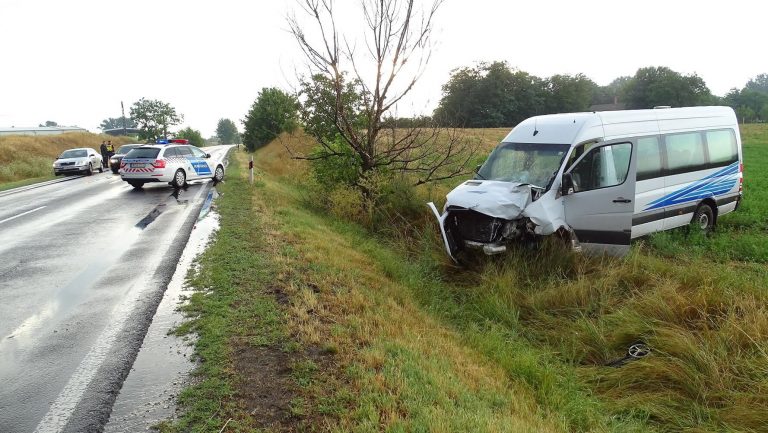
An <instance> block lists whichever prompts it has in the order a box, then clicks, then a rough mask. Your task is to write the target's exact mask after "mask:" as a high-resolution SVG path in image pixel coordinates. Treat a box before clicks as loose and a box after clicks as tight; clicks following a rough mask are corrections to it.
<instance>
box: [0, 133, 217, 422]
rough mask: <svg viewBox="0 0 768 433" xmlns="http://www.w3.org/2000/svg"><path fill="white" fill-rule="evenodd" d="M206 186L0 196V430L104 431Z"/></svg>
mask: <svg viewBox="0 0 768 433" xmlns="http://www.w3.org/2000/svg"><path fill="white" fill-rule="evenodd" d="M227 149H228V147H227V146H221V147H214V148H209V150H208V151H209V152H210V153H212V154H217V153H218V154H222V155H223V153H224V152H226V151H227ZM215 156H216V155H214V157H215ZM211 186H212V182H210V181H207V180H206V181H196V182H192V183H191V184H190V185H189V187H188V188H187V189H185V190H180V191H178V192H175V191H174V190H173V188H171V187H169V186H167V185H166V184H147V185H145V187H144V189H142V190H134V189H133V188H131V187H130V186H129V185H128V184H126V183H125V182H123V181H121V180H120V177H119V176H117V175H113V174H111V173H105V174H95V175H93V176H88V177H82V178H77V179H71V180H68V181H65V182H60V183H54V184H49V185H45V186H41V187H37V188H30V189H22V190H17V191H10V192H3V193H0V432H3V433H15V432H59V431H63V432H89V431H101V430H102V428H103V426H104V424H105V423H106V422H107V420H108V419H109V415H110V412H111V409H112V405H113V403H114V401H115V397H116V396H117V394H118V392H119V390H120V387H121V385H122V383H123V380H124V379H125V377H126V375H127V374H128V372H129V370H130V368H131V365H132V364H133V361H134V359H135V357H136V353H137V351H138V349H139V347H140V346H141V343H142V340H143V338H144V335H145V334H146V332H147V329H148V327H149V325H150V323H151V320H152V316H153V315H154V313H155V311H156V309H157V305H158V304H159V302H160V300H161V299H162V296H163V292H164V290H165V288H166V286H167V284H168V281H169V280H170V278H171V276H172V275H173V273H174V271H175V269H176V265H177V262H178V259H179V257H180V256H181V253H182V251H183V249H184V246H185V244H186V241H187V239H188V237H189V233H190V231H191V229H192V226H193V224H194V223H195V220H196V217H197V215H198V212H199V210H200V207H201V206H202V203H203V199H204V198H205V197H206V195H207V192H208V190H209V189H210V188H211Z"/></svg>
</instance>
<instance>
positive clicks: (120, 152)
mask: <svg viewBox="0 0 768 433" xmlns="http://www.w3.org/2000/svg"><path fill="white" fill-rule="evenodd" d="M137 147H139V146H137V145H135V144H126V145H124V146H120V149H117V153H116V155H125V154H126V153H128V151H129V150H131V149H135V148H137Z"/></svg>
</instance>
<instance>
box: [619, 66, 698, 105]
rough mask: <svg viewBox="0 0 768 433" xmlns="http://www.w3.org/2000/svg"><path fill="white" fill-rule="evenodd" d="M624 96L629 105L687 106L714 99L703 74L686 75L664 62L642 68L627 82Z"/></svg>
mask: <svg viewBox="0 0 768 433" xmlns="http://www.w3.org/2000/svg"><path fill="white" fill-rule="evenodd" d="M622 99H623V100H624V101H625V102H626V103H627V107H628V108H653V107H655V106H658V105H670V106H673V107H687V106H696V105H706V104H711V103H712V102H713V96H712V93H711V92H710V91H709V88H707V85H706V83H704V80H703V79H701V77H699V76H698V75H696V74H693V75H682V74H680V73H679V72H675V71H673V70H672V69H670V68H667V67H663V66H662V67H648V68H640V69H638V71H637V73H635V75H634V77H632V79H631V80H629V81H628V82H627V83H626V84H625V85H624V89H623V92H622Z"/></svg>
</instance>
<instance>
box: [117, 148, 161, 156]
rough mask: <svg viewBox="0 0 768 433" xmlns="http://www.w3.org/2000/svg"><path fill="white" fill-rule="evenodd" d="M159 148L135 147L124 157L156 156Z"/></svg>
mask: <svg viewBox="0 0 768 433" xmlns="http://www.w3.org/2000/svg"><path fill="white" fill-rule="evenodd" d="M159 153H160V149H157V148H154V147H137V148H136V149H133V150H131V151H130V152H128V154H126V155H125V157H126V158H129V159H130V158H157V154H159Z"/></svg>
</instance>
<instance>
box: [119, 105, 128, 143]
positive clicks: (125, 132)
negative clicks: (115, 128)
mask: <svg viewBox="0 0 768 433" xmlns="http://www.w3.org/2000/svg"><path fill="white" fill-rule="evenodd" d="M120 112H121V113H123V135H128V132H127V130H126V128H125V106H124V105H123V101H120Z"/></svg>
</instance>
